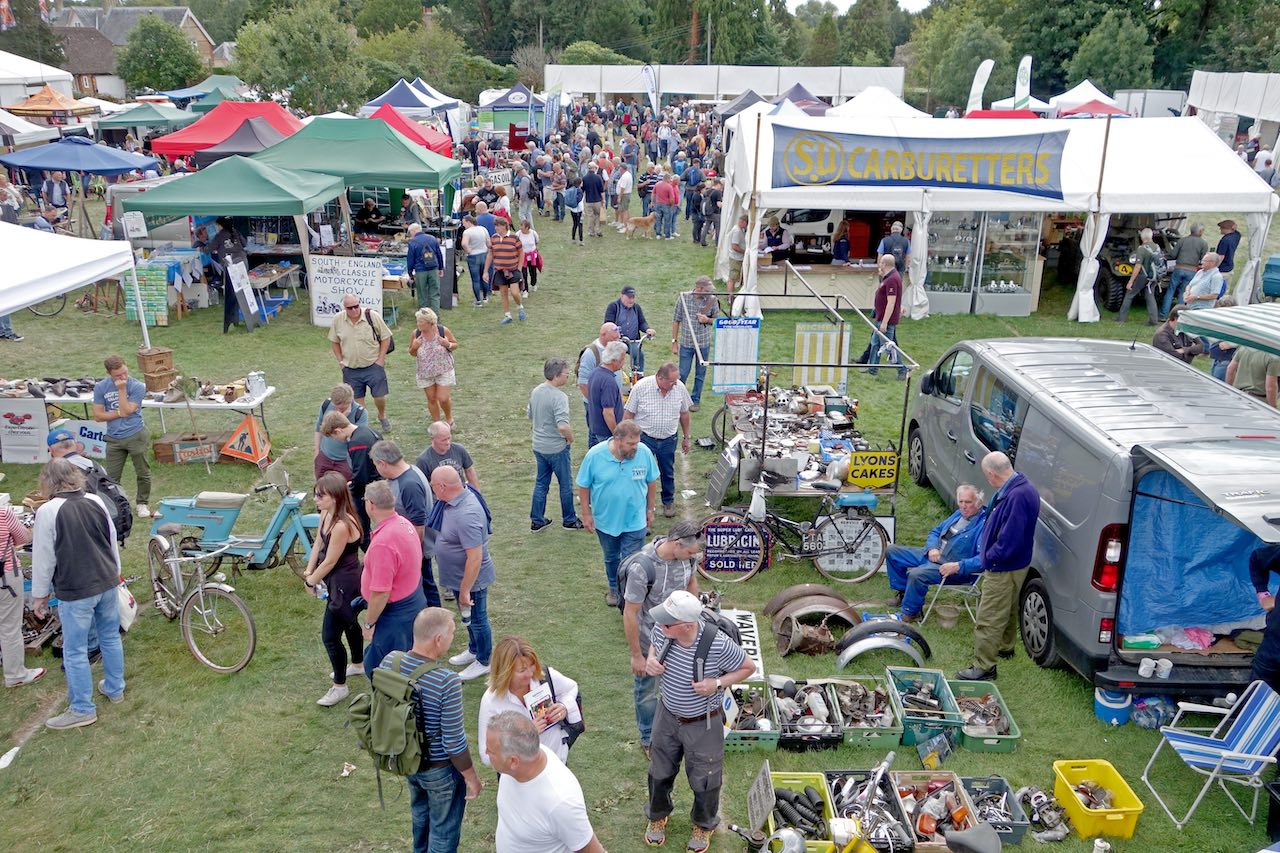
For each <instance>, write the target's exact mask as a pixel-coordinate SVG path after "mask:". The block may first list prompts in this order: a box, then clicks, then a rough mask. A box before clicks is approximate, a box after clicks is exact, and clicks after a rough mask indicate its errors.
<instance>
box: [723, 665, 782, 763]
mask: <svg viewBox="0 0 1280 853" xmlns="http://www.w3.org/2000/svg"><path fill="white" fill-rule="evenodd" d="M752 687H754V688H755V689H757V690H763V691H764V693H765V695H766V696H767V697H768V700H769V701H768V703H767V705H766V706H765V713H766V714H767V716H768V718H769V722H770V723H771V724H772V725H773V728H771V729H770V730H769V731H767V732H763V731H754V732H751V731H733V730H726V731H725V733H724V751H725V752H777V751H778V709H777V708H775V707H774V706H773V692H772V691H771V690H770V689H769V685H767V684H765V683H764V682H759V681H751V682H748V681H744V682H742V683H741V684H735V685H734V686H733V687H731V688H729V690H726V691H725V694H726V696H727V695H728V694H729V693H731V692H732V691H734V690H738V689H747V688H752ZM734 698H735V699H736V698H737V697H734ZM725 704H726V706H727V704H728V699H727V698H726V699H725ZM726 719H727V717H726Z"/></svg>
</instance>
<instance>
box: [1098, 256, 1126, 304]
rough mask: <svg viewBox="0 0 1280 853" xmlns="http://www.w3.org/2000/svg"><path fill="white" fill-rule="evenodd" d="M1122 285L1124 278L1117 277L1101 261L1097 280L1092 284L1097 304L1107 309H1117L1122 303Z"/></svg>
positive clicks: (1123, 287)
mask: <svg viewBox="0 0 1280 853" xmlns="http://www.w3.org/2000/svg"><path fill="white" fill-rule="evenodd" d="M1124 285H1125V283H1124V280H1123V279H1120V278H1117V277H1116V276H1115V274H1114V273H1112V272H1111V270H1110V269H1108V268H1107V266H1106V264H1105V262H1102V265H1101V266H1100V267H1099V268H1098V280H1097V282H1096V283H1095V284H1094V286H1093V292H1094V293H1095V294H1097V297H1098V304H1099V305H1101V306H1102V307H1103V308H1106V309H1107V310H1108V311H1119V310H1120V306H1121V305H1122V304H1123V303H1124V291H1125V286H1124Z"/></svg>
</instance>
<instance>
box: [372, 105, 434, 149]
mask: <svg viewBox="0 0 1280 853" xmlns="http://www.w3.org/2000/svg"><path fill="white" fill-rule="evenodd" d="M369 118H371V119H382V120H383V121H385V122H386V123H387V124H389V125H391V127H392V128H394V129H395V130H397V131H399V132H400V133H401V134H402V135H404V136H406V137H408V139H409V141H410V142H414V143H417V144H418V145H421V146H422V147H424V148H426V149H427V150H429V151H434V152H435V153H437V154H443V155H444V156H446V157H452V156H453V139H452V138H451V137H449V136H446V135H445V134H443V133H440V132H439V131H437V130H432V129H431V128H429V127H427V126H426V125H422V124H418V123H417V122H416V121H410V120H409V119H407V118H405V115H404V113H402V112H400V111H399V110H398V109H396V108H395V107H393V106H391V104H383V105H382V106H380V107H378V109H377V110H375V111H374V113H373V115H371V116H369Z"/></svg>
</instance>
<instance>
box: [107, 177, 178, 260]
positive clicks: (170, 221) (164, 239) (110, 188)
mask: <svg viewBox="0 0 1280 853" xmlns="http://www.w3.org/2000/svg"><path fill="white" fill-rule="evenodd" d="M186 176H187V173H182V172H180V173H178V174H174V175H165V176H164V177H161V178H152V179H150V180H147V181H129V182H127V183H125V182H122V183H115V184H107V196H106V202H107V215H106V221H105V223H104V224H105V226H106V227H108V228H110V229H111V239H112V240H128V239H129V238H128V237H126V236H125V233H124V218H123V217H122V216H121V215H120V214H121V213H122V212H123V210H122V208H121V206H120V199H121V198H122V197H124V196H127V195H133V194H134V193H144V192H146V191H147V190H150V189H154V188H155V187H160V186H164V185H165V184H167V183H169V182H170V181H178V180H182V179H183V178H185V177H186ZM146 222H147V236H146V237H136V238H134V239H133V240H131V241H130V242H132V243H133V246H134V248H141V249H154V248H156V247H157V246H165V245H169V244H172V245H173V247H174V248H176V249H189V248H191V247H192V246H193V245H194V238H193V236H192V234H191V217H189V216H180V217H178V218H177V219H174V218H171V217H167V216H165V217H159V218H156V217H152V216H148V217H147V218H146Z"/></svg>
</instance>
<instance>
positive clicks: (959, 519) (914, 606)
mask: <svg viewBox="0 0 1280 853" xmlns="http://www.w3.org/2000/svg"><path fill="white" fill-rule="evenodd" d="M956 505H957V506H958V507H960V508H959V509H957V510H956V511H955V512H953V513H951V515H949V516H947V517H946V518H945V519H944V520H943V521H942V523H941V524H939V525H938V526H937V527H935V528H933V530H930V531H929V538H928V539H926V540H925V543H924V547H923V548H907V547H906V546H904V545H892V546H890V547H889V553H888V555H887V557H886V560H885V565H886V567H887V568H888V572H889V587H890V588H891V589H893V590H895V591H896V592H897V593H898V594H897V596H896V597H895V600H894V602H893V603H894V604H895V605H899V606H900V607H901V617H900V618H901V619H902V621H904V622H915V621H917V620H918V619H919V618H920V613H921V611H923V610H924V599H925V596H926V595H927V594H928V592H929V587H930V586H932V585H934V584H937V583H941V582H942V579H943V578H947V579H948V582H950V583H952V584H954V585H957V586H959V585H962V584H971V583H973V581H974V580H975V579H976V578H977V577H978V574H977V573H976V572H975V573H972V574H963V573H961V572H960V571H959V569H954V570H952V569H948V570H947V571H946V572H943V571H942V563H944V562H955V563H956V564H957V565H958V561H960V560H964V559H966V558H969V557H972V556H974V555H975V554H977V553H978V544H979V543H980V542H981V539H982V528H983V526H984V525H985V523H986V520H987V508H986V507H985V506H983V505H982V492H980V491H978V489H977V488H976V487H975V486H971V485H970V484H968V483H962V484H961V485H960V487H959V488H957V489H956Z"/></svg>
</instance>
